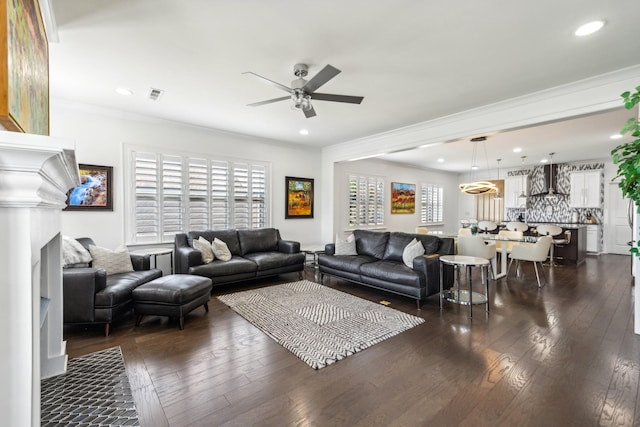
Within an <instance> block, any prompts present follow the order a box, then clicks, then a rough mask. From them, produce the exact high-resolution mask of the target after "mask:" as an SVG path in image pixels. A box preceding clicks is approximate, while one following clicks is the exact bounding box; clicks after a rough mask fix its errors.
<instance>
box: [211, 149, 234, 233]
mask: <svg viewBox="0 0 640 427" xmlns="http://www.w3.org/2000/svg"><path fill="white" fill-rule="evenodd" d="M210 170H211V228H212V229H214V230H224V229H227V228H230V225H229V224H230V223H229V165H228V163H227V162H222V161H212V162H211V168H210Z"/></svg>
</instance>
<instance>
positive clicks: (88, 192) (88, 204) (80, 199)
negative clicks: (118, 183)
mask: <svg viewBox="0 0 640 427" xmlns="http://www.w3.org/2000/svg"><path fill="white" fill-rule="evenodd" d="M78 169H79V171H80V185H78V186H77V187H74V188H72V189H71V190H69V192H68V193H67V207H66V208H65V210H66V211H112V210H113V191H112V188H113V167H111V166H96V165H82V164H80V165H78Z"/></svg>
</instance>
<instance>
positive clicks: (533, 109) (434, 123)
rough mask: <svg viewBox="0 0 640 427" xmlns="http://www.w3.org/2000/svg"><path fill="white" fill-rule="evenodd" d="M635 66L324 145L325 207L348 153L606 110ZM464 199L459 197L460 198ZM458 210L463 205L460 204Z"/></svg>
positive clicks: (634, 79) (328, 219) (327, 222)
mask: <svg viewBox="0 0 640 427" xmlns="http://www.w3.org/2000/svg"><path fill="white" fill-rule="evenodd" d="M639 76H640V66H633V67H629V68H625V69H622V70H618V71H616V72H611V73H607V74H603V75H600V76H596V77H592V78H588V79H585V80H580V81H576V82H573V83H570V84H567V85H563V86H558V87H554V88H549V89H546V90H542V91H540V92H536V93H532V94H528V95H525V96H521V97H517V98H512V99H508V100H504V101H501V102H497V103H495V104H491V105H485V106H482V107H479V108H475V109H472V110H468V111H461V112H459V113H456V114H452V115H450V116H445V117H440V118H436V119H433V120H428V121H425V122H421V123H417V124H414V125H409V126H406V127H404V128H399V129H394V130H391V131H388V132H383V133H380V134H377V135H371V136H368V137H364V138H360V139H357V140H352V141H347V142H344V143H340V144H335V145H332V146H330V147H325V148H324V149H323V150H322V172H323V176H324V179H325V186H326V187H325V190H327V191H325V192H323V193H322V195H321V197H322V203H323V207H324V208H325V209H329V210H331V209H333V208H334V203H335V200H334V197H333V194H332V193H331V192H330V191H328V189H329V188H334V186H333V185H334V184H333V182H330V181H333V179H334V174H333V170H334V165H335V164H336V162H341V161H345V160H349V159H354V158H363V157H365V156H368V157H371V156H376V155H379V154H381V153H393V152H395V151H402V150H408V149H414V148H417V147H420V146H423V145H428V144H438V143H443V142H446V141H454V140H457V139H460V138H463V137H468V136H469V135H481V134H485V133H488V132H497V131H501V130H508V129H517V128H520V127H524V126H531V125H535V124H538V123H544V122H549V121H553V120H562V119H565V118H569V117H575V116H579V115H583V114H589V113H594V112H598V111H606V110H609V109H612V108H618V107H620V105H621V100H620V94H621V93H622V92H624V91H625V90H629V88H631V87H635V86H636V85H637V84H638V78H639ZM460 200H461V201H462V203H465V204H466V202H464V200H465V199H460ZM460 208H461V212H464V211H466V210H467V207H466V206H461V207H460ZM333 233H334V224H333V217H332V216H330V215H325V216H324V217H323V218H322V235H323V238H324V239H331V238H332V234H333Z"/></svg>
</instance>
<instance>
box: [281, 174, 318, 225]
mask: <svg viewBox="0 0 640 427" xmlns="http://www.w3.org/2000/svg"><path fill="white" fill-rule="evenodd" d="M285 194H286V200H285V215H284V217H285V219H292V218H313V179H312V178H294V177H291V176H287V177H285Z"/></svg>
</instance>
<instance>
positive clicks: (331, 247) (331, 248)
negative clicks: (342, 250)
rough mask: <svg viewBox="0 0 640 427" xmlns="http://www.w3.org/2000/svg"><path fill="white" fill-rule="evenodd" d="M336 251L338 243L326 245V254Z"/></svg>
mask: <svg viewBox="0 0 640 427" xmlns="http://www.w3.org/2000/svg"><path fill="white" fill-rule="evenodd" d="M335 253H336V244H335V243H327V244H326V245H324V254H325V255H335Z"/></svg>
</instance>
